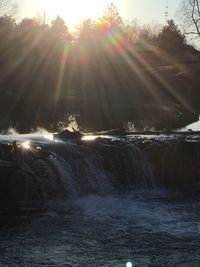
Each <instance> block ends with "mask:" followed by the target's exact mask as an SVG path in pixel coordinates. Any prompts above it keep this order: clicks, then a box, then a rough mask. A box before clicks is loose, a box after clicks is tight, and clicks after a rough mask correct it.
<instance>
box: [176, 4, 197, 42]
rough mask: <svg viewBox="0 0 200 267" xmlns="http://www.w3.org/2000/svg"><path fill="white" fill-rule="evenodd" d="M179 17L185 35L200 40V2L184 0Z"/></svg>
mask: <svg viewBox="0 0 200 267" xmlns="http://www.w3.org/2000/svg"><path fill="white" fill-rule="evenodd" d="M179 17H180V19H181V21H182V22H183V28H184V31H185V34H187V35H192V36H193V37H194V38H196V37H197V38H200V0H184V1H183V2H182V4H181V7H180V9H179ZM192 39H193V38H192Z"/></svg>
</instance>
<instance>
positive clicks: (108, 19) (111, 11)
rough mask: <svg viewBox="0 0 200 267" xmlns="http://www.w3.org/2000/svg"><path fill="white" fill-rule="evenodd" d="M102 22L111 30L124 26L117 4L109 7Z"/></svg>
mask: <svg viewBox="0 0 200 267" xmlns="http://www.w3.org/2000/svg"><path fill="white" fill-rule="evenodd" d="M101 21H102V23H103V24H105V25H106V26H107V27H109V28H114V27H118V26H120V25H121V24H122V18H121V16H120V14H119V11H118V10H117V7H116V6H115V4H113V3H111V4H109V5H107V7H106V9H105V11H104V15H103V16H102V18H101Z"/></svg>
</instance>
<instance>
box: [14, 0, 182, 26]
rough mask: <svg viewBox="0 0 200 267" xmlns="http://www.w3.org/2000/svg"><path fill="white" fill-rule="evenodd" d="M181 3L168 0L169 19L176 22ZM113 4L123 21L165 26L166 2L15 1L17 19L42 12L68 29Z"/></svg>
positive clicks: (142, 0)
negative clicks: (18, 16)
mask: <svg viewBox="0 0 200 267" xmlns="http://www.w3.org/2000/svg"><path fill="white" fill-rule="evenodd" d="M181 1H182V0H168V2H169V4H168V5H169V10H168V11H169V19H171V18H173V19H176V11H177V8H178V7H179V5H180V3H181ZM110 2H113V3H114V4H115V5H116V6H117V8H118V10H119V13H120V15H121V17H122V18H123V19H124V20H130V21H131V20H133V19H135V18H137V19H138V20H140V22H142V23H152V22H157V23H164V21H165V17H164V12H165V6H166V2H167V0H56V1H55V0H18V3H19V12H20V17H33V16H35V14H36V13H37V12H38V11H41V12H42V10H45V11H46V14H47V15H48V17H49V19H50V20H51V19H52V18H53V17H56V16H57V15H60V16H61V17H62V18H63V19H64V20H65V21H66V25H67V26H68V27H72V26H74V25H75V24H77V23H78V22H79V21H81V20H83V19H85V18H88V17H90V18H93V19H94V18H97V17H98V16H100V15H101V14H102V13H103V10H104V9H105V6H106V5H107V4H108V3H110Z"/></svg>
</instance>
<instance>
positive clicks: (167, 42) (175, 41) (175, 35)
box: [157, 20, 186, 55]
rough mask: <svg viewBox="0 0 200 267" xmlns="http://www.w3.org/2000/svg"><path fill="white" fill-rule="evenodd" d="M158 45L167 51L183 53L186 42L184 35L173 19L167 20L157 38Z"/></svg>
mask: <svg viewBox="0 0 200 267" xmlns="http://www.w3.org/2000/svg"><path fill="white" fill-rule="evenodd" d="M157 43H158V46H159V47H160V48H161V49H162V50H164V51H165V52H167V53H170V54H171V53H172V54H173V53H176V55H177V54H183V53H184V48H185V44H186V38H185V35H184V34H182V33H181V31H180V30H179V29H178V26H177V25H176V24H175V22H174V21H173V20H169V21H168V24H167V25H166V26H164V27H163V28H162V30H161V32H160V34H159V35H158V38H157Z"/></svg>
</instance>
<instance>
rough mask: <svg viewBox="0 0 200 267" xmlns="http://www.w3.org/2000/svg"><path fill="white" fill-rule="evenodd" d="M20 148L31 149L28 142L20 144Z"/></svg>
mask: <svg viewBox="0 0 200 267" xmlns="http://www.w3.org/2000/svg"><path fill="white" fill-rule="evenodd" d="M22 147H23V148H25V149H30V148H31V143H30V141H25V142H24V143H22Z"/></svg>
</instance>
